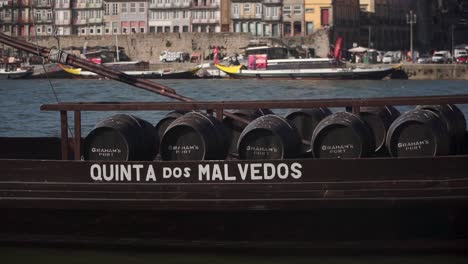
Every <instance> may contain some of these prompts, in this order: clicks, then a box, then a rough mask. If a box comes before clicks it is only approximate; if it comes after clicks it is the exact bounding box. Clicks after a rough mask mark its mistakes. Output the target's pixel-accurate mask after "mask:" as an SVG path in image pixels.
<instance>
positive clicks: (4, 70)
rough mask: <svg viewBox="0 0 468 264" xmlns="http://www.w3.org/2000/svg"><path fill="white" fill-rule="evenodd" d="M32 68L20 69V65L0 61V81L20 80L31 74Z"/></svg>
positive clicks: (14, 62) (13, 62)
mask: <svg viewBox="0 0 468 264" xmlns="http://www.w3.org/2000/svg"><path fill="white" fill-rule="evenodd" d="M33 72H34V71H33V67H22V66H21V63H19V62H16V61H11V62H9V61H8V60H5V61H0V80H1V79H22V78H27V77H29V76H31V75H32V74H33Z"/></svg>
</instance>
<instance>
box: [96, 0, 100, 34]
mask: <svg viewBox="0 0 468 264" xmlns="http://www.w3.org/2000/svg"><path fill="white" fill-rule="evenodd" d="M96 1H97V0H96ZM96 33H97V34H101V29H100V28H97V29H96Z"/></svg>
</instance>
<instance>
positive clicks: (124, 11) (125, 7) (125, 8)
mask: <svg viewBox="0 0 468 264" xmlns="http://www.w3.org/2000/svg"><path fill="white" fill-rule="evenodd" d="M122 14H127V3H122Z"/></svg>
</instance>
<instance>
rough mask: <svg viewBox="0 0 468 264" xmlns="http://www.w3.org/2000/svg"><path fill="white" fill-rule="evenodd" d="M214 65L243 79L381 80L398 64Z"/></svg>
mask: <svg viewBox="0 0 468 264" xmlns="http://www.w3.org/2000/svg"><path fill="white" fill-rule="evenodd" d="M216 67H217V68H218V69H220V70H221V71H223V72H225V73H226V74H228V75H229V76H230V77H232V78H238V79H245V78H255V79H293V80H302V79H319V80H320V79H328V80H330V79H332V80H355V79H360V80H362V79H370V80H381V79H383V78H385V77H387V76H389V75H390V74H391V73H392V72H394V71H395V69H397V68H398V67H399V66H355V67H347V66H343V67H330V68H315V69H314V68H302V66H301V64H298V66H297V68H296V69H292V68H285V69H268V67H267V68H266V69H255V70H254V69H252V70H249V69H247V68H245V67H244V66H239V65H237V66H224V65H220V64H216Z"/></svg>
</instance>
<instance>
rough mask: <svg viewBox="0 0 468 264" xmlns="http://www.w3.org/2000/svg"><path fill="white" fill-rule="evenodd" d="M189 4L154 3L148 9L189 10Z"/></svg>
mask: <svg viewBox="0 0 468 264" xmlns="http://www.w3.org/2000/svg"><path fill="white" fill-rule="evenodd" d="M189 7H190V3H188V2H179V3H154V4H150V5H149V9H174V8H189Z"/></svg>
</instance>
